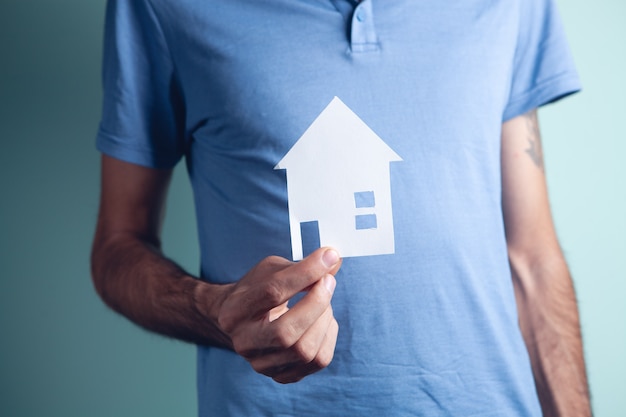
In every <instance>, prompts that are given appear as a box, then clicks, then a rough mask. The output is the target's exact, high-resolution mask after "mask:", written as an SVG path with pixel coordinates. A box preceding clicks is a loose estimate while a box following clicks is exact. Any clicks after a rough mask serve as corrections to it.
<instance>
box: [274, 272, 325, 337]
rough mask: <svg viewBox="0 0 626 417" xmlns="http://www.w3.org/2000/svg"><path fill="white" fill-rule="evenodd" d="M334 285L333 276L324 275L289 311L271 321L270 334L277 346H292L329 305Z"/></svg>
mask: <svg viewBox="0 0 626 417" xmlns="http://www.w3.org/2000/svg"><path fill="white" fill-rule="evenodd" d="M335 285H336V282H335V277H333V276H332V275H330V274H327V275H325V276H324V277H323V278H322V279H320V280H319V281H318V282H317V283H316V284H315V285H314V286H313V287H312V288H311V290H310V291H309V292H307V293H306V294H305V295H304V297H302V299H301V300H300V301H298V302H297V303H296V304H295V305H293V306H292V307H290V309H289V311H287V312H286V313H285V314H283V315H282V316H280V317H279V318H278V319H276V320H275V321H273V322H272V323H271V325H270V334H271V333H273V334H274V337H275V343H277V345H278V347H282V348H289V347H291V346H293V345H294V344H295V343H296V342H297V341H298V340H300V338H301V337H302V336H303V335H304V334H305V332H307V331H308V330H309V328H311V327H312V326H313V324H314V323H315V322H316V321H317V320H318V319H319V318H320V317H321V316H322V314H324V312H325V311H326V309H327V308H328V307H329V306H330V299H331V298H332V295H333V292H334V290H335Z"/></svg>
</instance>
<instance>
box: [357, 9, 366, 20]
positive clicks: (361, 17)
mask: <svg viewBox="0 0 626 417" xmlns="http://www.w3.org/2000/svg"><path fill="white" fill-rule="evenodd" d="M366 18H367V15H366V14H365V12H364V11H363V10H359V11H357V12H356V20H358V21H359V22H363V21H364V20H365V19H366Z"/></svg>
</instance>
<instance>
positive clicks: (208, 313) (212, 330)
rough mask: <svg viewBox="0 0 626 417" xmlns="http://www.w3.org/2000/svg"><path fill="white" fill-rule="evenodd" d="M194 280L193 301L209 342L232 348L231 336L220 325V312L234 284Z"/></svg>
mask: <svg viewBox="0 0 626 417" xmlns="http://www.w3.org/2000/svg"><path fill="white" fill-rule="evenodd" d="M194 281H196V283H195V287H194V290H193V297H192V300H191V303H192V306H193V309H194V311H195V312H196V314H197V315H198V316H199V321H200V322H201V324H202V326H203V327H204V329H205V330H206V332H207V334H206V339H207V341H208V343H207V344H209V345H216V346H220V347H226V348H229V349H232V342H231V340H230V337H228V335H227V334H226V333H224V332H223V331H222V329H221V328H220V326H219V313H220V310H221V307H222V304H223V303H224V300H225V299H226V297H227V295H228V293H229V289H230V287H231V286H232V285H234V284H212V283H209V282H206V281H202V280H200V279H195V280H194ZM207 324H208V326H207Z"/></svg>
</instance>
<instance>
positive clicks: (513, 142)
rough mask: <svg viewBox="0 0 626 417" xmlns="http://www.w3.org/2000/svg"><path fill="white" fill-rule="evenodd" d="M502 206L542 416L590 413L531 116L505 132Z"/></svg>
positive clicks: (570, 292)
mask: <svg viewBox="0 0 626 417" xmlns="http://www.w3.org/2000/svg"><path fill="white" fill-rule="evenodd" d="M502 203H503V210H504V221H505V227H506V238H507V244H508V252H509V261H510V264H511V270H512V275H513V284H514V288H515V296H516V299H517V305H518V312H519V318H520V328H521V330H522V335H523V337H524V341H525V343H526V347H527V349H528V352H529V354H530V359H531V365H532V369H533V374H534V377H535V383H536V386H537V392H538V395H539V401H540V403H541V407H542V409H543V413H544V416H546V417H556V416H561V417H565V416H568V417H578V416H580V417H583V416H585V417H588V416H591V409H590V402H589V390H588V384H587V376H586V372H585V363H584V356H583V349H582V341H581V334H580V324H579V316H578V308H577V304H576V296H575V293H574V286H573V283H572V280H571V277H570V274H569V271H568V267H567V265H566V262H565V259H564V256H563V254H562V252H561V249H560V246H559V243H558V240H557V237H556V232H555V229H554V223H553V221H552V215H551V213H550V206H549V201H548V193H547V186H546V179H545V173H544V162H543V155H542V150H541V140H540V135H539V125H538V121H537V113H536V111H532V112H529V113H527V114H525V115H523V116H520V117H517V118H514V119H512V120H510V121H508V122H506V123H504V125H503V127H502Z"/></svg>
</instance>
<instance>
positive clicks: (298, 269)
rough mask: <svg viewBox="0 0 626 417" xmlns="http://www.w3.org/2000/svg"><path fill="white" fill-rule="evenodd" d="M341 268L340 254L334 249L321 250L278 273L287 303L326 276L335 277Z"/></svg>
mask: <svg viewBox="0 0 626 417" xmlns="http://www.w3.org/2000/svg"><path fill="white" fill-rule="evenodd" d="M340 266H341V258H340V257H339V253H337V251H336V250H335V249H332V248H320V249H317V250H316V251H315V252H313V253H311V254H310V255H309V256H307V257H306V258H304V259H303V260H301V261H300V262H297V263H293V264H292V265H290V266H288V267H287V268H284V269H282V270H281V271H279V272H277V273H276V275H277V277H278V279H279V280H280V285H281V286H282V288H283V290H284V294H285V299H284V300H282V301H283V302H284V301H287V300H289V299H291V298H292V297H293V296H294V295H296V294H297V293H299V292H301V291H304V290H306V289H307V288H309V287H311V286H312V285H313V284H315V283H316V282H317V281H319V280H320V279H321V278H322V277H323V276H324V275H327V274H330V275H334V274H335V273H336V272H337V271H338V270H339V267H340Z"/></svg>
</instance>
